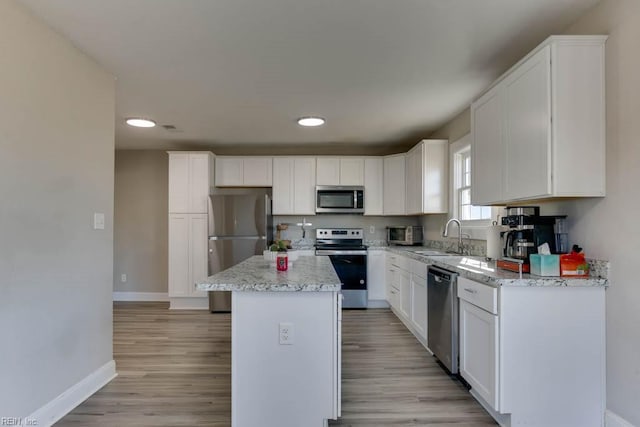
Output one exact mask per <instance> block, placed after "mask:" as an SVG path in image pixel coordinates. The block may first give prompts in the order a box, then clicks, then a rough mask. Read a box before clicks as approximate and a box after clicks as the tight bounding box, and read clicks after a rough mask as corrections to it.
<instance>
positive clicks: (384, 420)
mask: <svg viewBox="0 0 640 427" xmlns="http://www.w3.org/2000/svg"><path fill="white" fill-rule="evenodd" d="M113 317H114V331H113V333H114V337H113V339H114V348H113V351H114V357H115V360H116V365H117V371H118V377H117V378H115V379H114V380H113V381H111V382H110V383H109V384H107V385H106V386H105V387H104V388H102V389H101V390H100V391H98V392H97V393H96V394H95V395H93V396H92V397H90V398H89V399H87V400H86V401H85V402H84V403H82V404H81V405H80V406H78V407H77V408H76V409H75V410H74V411H73V412H71V413H70V414H69V415H67V416H66V417H64V418H63V419H62V420H60V422H58V423H57V424H56V426H60V427H61V426H120V427H124V426H176V427H177V426H221V427H222V426H225V427H228V426H230V425H231V320H230V319H231V318H230V315H228V314H215V315H211V314H209V313H207V312H205V311H169V310H168V309H167V304H164V303H115V304H114V316H113ZM342 373H343V380H342V381H343V395H342V418H341V419H340V420H339V421H338V422H331V423H330V425H331V426H358V427H360V426H371V427H373V426H455V427H471V426H488V425H496V424H495V422H494V421H493V419H492V418H491V417H490V416H489V415H488V414H487V413H486V412H485V411H484V410H483V409H482V407H481V406H480V405H479V404H478V403H477V402H476V401H475V400H474V399H473V398H472V397H471V396H470V395H469V394H468V392H467V391H466V390H465V389H464V387H462V385H460V383H458V382H457V381H454V380H452V379H451V378H450V377H449V376H448V375H446V374H445V373H444V371H443V370H442V368H440V366H439V365H437V363H436V362H435V360H434V359H433V357H431V356H429V354H428V353H427V351H426V350H425V349H424V348H423V347H422V346H421V345H420V344H419V343H418V341H416V339H415V338H414V337H413V336H412V335H411V333H410V332H409V331H407V330H406V328H405V327H404V326H403V325H402V324H401V323H400V321H399V320H398V319H397V318H396V317H395V316H394V315H393V313H391V312H390V311H388V310H365V311H345V312H344V320H343V371H342ZM256 427H259V426H256ZM300 427H305V426H300Z"/></svg>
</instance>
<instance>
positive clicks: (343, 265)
mask: <svg viewBox="0 0 640 427" xmlns="http://www.w3.org/2000/svg"><path fill="white" fill-rule="evenodd" d="M363 236H364V232H363V230H362V229H361V228H318V229H316V255H326V256H328V257H329V258H330V259H331V264H333V268H334V269H335V270H336V274H337V275H338V278H339V279H340V283H341V293H342V295H343V297H344V300H343V302H342V307H343V308H367V300H368V292H367V247H366V246H364V244H363V242H364V240H363Z"/></svg>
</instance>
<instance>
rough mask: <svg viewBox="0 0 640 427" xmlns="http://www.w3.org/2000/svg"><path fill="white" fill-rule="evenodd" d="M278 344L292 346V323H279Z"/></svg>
mask: <svg viewBox="0 0 640 427" xmlns="http://www.w3.org/2000/svg"><path fill="white" fill-rule="evenodd" d="M279 326H280V334H279V342H280V345H292V344H293V323H289V322H281V323H280V325H279Z"/></svg>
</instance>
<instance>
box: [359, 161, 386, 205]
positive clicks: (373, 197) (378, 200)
mask: <svg viewBox="0 0 640 427" xmlns="http://www.w3.org/2000/svg"><path fill="white" fill-rule="evenodd" d="M383 187H384V166H383V159H382V157H367V158H365V159H364V214H365V215H382V214H383V213H384V210H383V203H384V200H383Z"/></svg>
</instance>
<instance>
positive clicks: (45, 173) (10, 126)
mask: <svg viewBox="0 0 640 427" xmlns="http://www.w3.org/2000/svg"><path fill="white" fill-rule="evenodd" d="M0 52H2V53H1V54H0V200H1V203H0V343H2V350H1V351H0V379H1V380H0V416H1V417H20V416H22V417H24V416H27V415H29V414H31V413H32V412H34V411H35V410H36V409H38V408H40V407H41V406H43V405H44V404H46V403H47V402H49V401H51V400H52V399H54V398H56V397H57V396H58V395H59V394H60V393H61V392H63V391H65V390H66V389H68V388H69V387H71V386H72V385H74V384H76V383H77V382H78V381H80V380H82V379H83V378H85V377H86V376H87V375H89V374H90V373H92V372H94V371H95V370H97V369H98V368H99V367H101V366H103V365H104V364H106V363H108V362H110V361H111V360H112V359H113V357H112V309H111V288H112V274H113V266H112V263H113V239H112V236H113V226H112V218H113V153H114V82H113V78H112V77H111V76H110V75H108V74H107V73H105V72H104V71H103V70H102V69H101V68H100V67H99V66H98V65H97V64H96V63H95V62H93V61H92V60H91V59H89V58H88V57H86V56H85V55H84V54H82V53H81V52H80V51H78V50H77V49H76V48H74V47H73V46H72V45H71V44H70V43H68V42H67V41H66V40H64V39H63V38H61V37H60V36H58V35H57V34H56V33H54V32H53V31H51V30H50V29H49V28H48V27H46V26H45V25H43V24H42V23H40V22H39V21H38V20H36V19H35V18H34V17H32V15H31V14H30V13H29V12H28V11H27V10H26V9H24V7H23V6H21V5H19V4H18V3H16V2H15V1H13V0H2V1H0ZM94 212H102V213H104V214H105V217H106V229H105V230H99V231H94V230H93V229H92V220H93V213H94ZM43 424H44V422H42V421H41V422H40V423H39V425H43Z"/></svg>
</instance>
